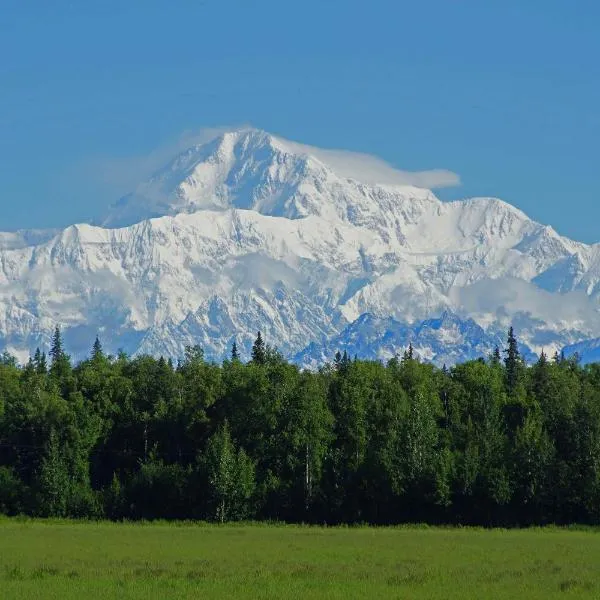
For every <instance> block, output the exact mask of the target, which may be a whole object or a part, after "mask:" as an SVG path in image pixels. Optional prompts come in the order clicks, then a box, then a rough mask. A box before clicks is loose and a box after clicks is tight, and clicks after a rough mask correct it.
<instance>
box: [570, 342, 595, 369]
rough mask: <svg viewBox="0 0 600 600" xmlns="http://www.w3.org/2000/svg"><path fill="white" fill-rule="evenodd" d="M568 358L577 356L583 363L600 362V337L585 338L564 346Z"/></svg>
mask: <svg viewBox="0 0 600 600" xmlns="http://www.w3.org/2000/svg"><path fill="white" fill-rule="evenodd" d="M563 352H564V354H565V356H566V357H567V358H572V357H573V356H575V355H576V356H577V357H578V359H579V362H580V363H581V364H582V365H587V364H590V363H597V362H600V338H595V339H592V340H584V341H582V342H579V343H577V344H571V345H570V346H566V347H565V348H563Z"/></svg>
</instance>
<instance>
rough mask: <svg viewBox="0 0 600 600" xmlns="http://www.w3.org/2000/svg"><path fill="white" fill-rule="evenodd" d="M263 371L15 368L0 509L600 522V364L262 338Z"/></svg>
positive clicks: (3, 369) (3, 432)
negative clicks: (350, 350) (293, 350)
mask: <svg viewBox="0 0 600 600" xmlns="http://www.w3.org/2000/svg"><path fill="white" fill-rule="evenodd" d="M248 358H249V360H247V361H245V360H242V359H241V358H240V356H239V354H238V351H237V348H236V346H235V344H234V345H233V347H232V349H231V356H230V358H229V359H228V360H225V361H223V363H222V364H216V363H214V362H211V361H208V360H205V357H204V354H203V351H202V349H201V348H199V347H189V348H187V349H186V352H185V356H183V357H182V358H181V360H180V361H178V362H177V363H173V362H172V361H171V360H166V359H164V358H153V357H150V356H137V357H128V356H127V355H125V354H123V353H121V354H118V355H117V356H109V355H107V354H106V353H105V352H104V351H103V349H102V345H101V343H100V341H99V340H98V339H96V342H95V343H94V345H93V347H92V349H91V352H90V356H89V358H87V359H86V360H83V361H82V362H80V363H78V364H76V365H75V364H73V363H72V361H71V359H70V357H69V355H68V354H67V353H66V351H65V348H64V343H63V340H62V337H61V332H60V329H58V328H57V329H56V332H55V334H54V337H53V340H52V344H51V348H50V349H49V352H48V355H46V354H45V353H44V352H41V351H39V350H38V351H37V352H36V353H35V355H34V356H33V357H31V358H30V360H29V362H28V363H27V364H26V365H22V366H21V365H18V364H17V362H16V360H15V359H14V358H13V357H12V356H10V355H9V354H6V353H5V354H4V355H3V356H2V357H1V359H0V513H4V514H7V515H17V514H24V515H32V516H39V517H72V518H89V519H100V518H102V519H112V520H125V519H126V520H138V519H194V520H211V521H217V522H223V521H233V520H267V521H285V522H296V523H316V524H340V523H348V524H350V523H370V524H397V523H407V522H419V523H431V524H442V523H443V524H465V525H466V524H474V525H483V526H509V527H511V526H525V525H531V524H546V523H559V524H566V523H582V524H597V523H599V522H600V365H597V364H592V365H586V366H585V367H583V366H581V365H579V364H578V361H577V358H576V357H575V358H565V357H564V356H560V355H555V356H554V357H547V356H546V355H544V354H542V355H541V356H540V358H539V360H538V361H537V362H536V363H535V364H531V365H527V364H525V362H524V361H523V359H522V357H521V356H520V355H519V350H518V342H517V339H516V337H515V334H514V332H513V330H512V329H511V330H510V331H509V334H508V337H507V343H506V348H504V349H496V351H495V352H494V353H493V354H492V355H491V356H489V357H482V358H481V359H478V360H475V361H470V362H466V363H463V364H458V365H455V366H452V367H451V368H446V367H444V368H442V369H440V368H436V367H435V366H433V365H431V364H428V363H425V362H421V361H419V360H418V359H417V357H416V355H415V353H414V351H413V349H412V347H409V348H408V349H407V350H406V351H405V352H404V354H403V355H402V356H398V357H395V358H393V359H391V360H389V361H388V362H387V363H385V364H384V363H383V362H378V361H365V360H360V359H359V358H357V357H352V358H351V357H349V356H348V355H347V354H346V353H343V354H341V353H339V352H338V353H337V354H336V356H334V357H332V360H331V362H330V363H328V364H326V365H325V366H323V367H322V368H320V369H319V370H318V371H303V370H300V369H299V368H298V367H297V366H295V365H294V364H291V363H289V362H288V361H286V360H284V358H283V357H282V356H281V354H280V353H279V352H278V351H277V350H276V349H274V348H271V347H270V346H269V345H268V344H266V343H265V340H264V339H263V337H262V336H261V335H260V333H259V334H258V336H257V338H256V341H255V343H254V346H253V348H252V355H251V357H248Z"/></svg>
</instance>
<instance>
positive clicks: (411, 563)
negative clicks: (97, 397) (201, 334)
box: [0, 520, 600, 600]
mask: <svg viewBox="0 0 600 600" xmlns="http://www.w3.org/2000/svg"><path fill="white" fill-rule="evenodd" d="M599 566H600V533H595V532H593V531H577V530H561V529H554V528H550V529H537V530H536V529H533V530H520V531H518V530H515V531H504V530H494V531H483V530H477V529H436V528H389V529H370V528H316V527H315V528H312V527H291V526H266V525H265V526H262V525H243V526H233V525H228V526H221V527H219V526H212V525H183V524H182V525H169V524H152V525H151V524H131V525H130V524H126V525H123V524H111V523H100V524H92V523H89V524H88V523H69V522H41V521H18V520H0V598H2V599H3V600H8V599H13V598H18V599H23V600H25V599H27V600H30V599H33V598H57V599H58V598H60V599H63V598H64V599H69V598H77V599H81V598H103V599H106V600H108V599H111V598H144V599H148V598H161V599H163V598H344V599H348V598H411V599H413V598H428V599H429V598H439V599H442V598H443V599H450V598H460V599H461V600H466V599H469V598H477V599H480V598H511V599H513V598H540V599H541V598H544V599H547V598H598V597H600V573H599V568H600V567H599Z"/></svg>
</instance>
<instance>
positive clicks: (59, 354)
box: [50, 325, 71, 392]
mask: <svg viewBox="0 0 600 600" xmlns="http://www.w3.org/2000/svg"><path fill="white" fill-rule="evenodd" d="M50 359H51V363H50V374H51V375H52V376H53V377H54V378H55V379H56V380H57V381H58V382H59V384H60V385H61V387H63V388H64V386H65V385H66V382H67V379H68V378H69V376H70V375H71V359H70V358H69V355H68V354H66V352H65V350H64V345H63V340H62V335H61V332H60V327H59V326H58V325H57V326H56V329H55V330H54V335H53V336H52V346H51V347H50ZM63 392H66V388H65V389H63Z"/></svg>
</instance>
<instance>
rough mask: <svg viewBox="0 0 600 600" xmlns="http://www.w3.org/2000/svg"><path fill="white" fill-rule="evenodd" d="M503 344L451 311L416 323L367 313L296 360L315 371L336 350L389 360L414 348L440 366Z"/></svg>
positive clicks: (486, 352) (502, 336)
mask: <svg viewBox="0 0 600 600" xmlns="http://www.w3.org/2000/svg"><path fill="white" fill-rule="evenodd" d="M505 342H506V335H505V334H504V333H503V332H496V333H491V332H486V331H485V330H484V329H483V328H482V327H481V326H479V325H477V323H475V321H473V319H468V318H467V319H461V318H460V317H458V316H457V315H455V314H453V313H452V312H450V311H446V312H444V313H443V314H442V316H441V317H439V318H433V319H425V320H424V321H421V322H419V323H414V324H412V325H407V324H406V323H401V322H399V321H397V320H395V319H393V318H391V317H374V316H373V315H371V314H369V313H365V314H364V315H361V316H360V317H359V318H358V319H356V321H354V322H353V323H351V324H350V325H348V326H347V327H345V328H344V329H343V330H342V331H341V332H340V333H339V334H338V335H337V336H335V337H333V338H330V339H328V340H326V341H325V342H323V343H321V344H318V343H315V342H313V343H312V344H310V345H309V346H308V347H306V348H305V349H304V350H303V351H302V352H300V353H298V354H297V355H296V356H295V357H294V360H295V362H297V363H298V364H300V365H302V366H305V367H308V368H315V367H318V366H319V365H321V364H323V363H324V362H326V361H330V360H331V357H333V356H335V354H336V352H338V351H339V352H344V351H345V352H347V353H348V355H349V356H350V357H353V356H355V355H356V356H360V357H361V358H366V359H371V360H382V361H387V360H389V359H390V358H393V357H394V356H397V355H399V354H401V351H402V350H403V349H406V348H407V347H408V346H409V344H410V345H412V347H413V350H414V353H415V355H416V356H418V357H419V358H420V359H422V360H426V361H429V362H433V363H435V364H436V365H438V366H440V367H441V366H443V365H444V364H445V365H452V364H455V363H456V362H458V361H464V360H474V359H477V358H480V357H488V356H490V355H491V354H492V353H493V352H494V350H495V348H496V347H497V348H503V346H504V345H505ZM520 350H521V354H522V355H523V357H524V358H525V359H526V360H531V359H533V358H535V355H534V353H532V351H531V350H530V349H529V348H528V347H527V346H525V345H521V347H520Z"/></svg>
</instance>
